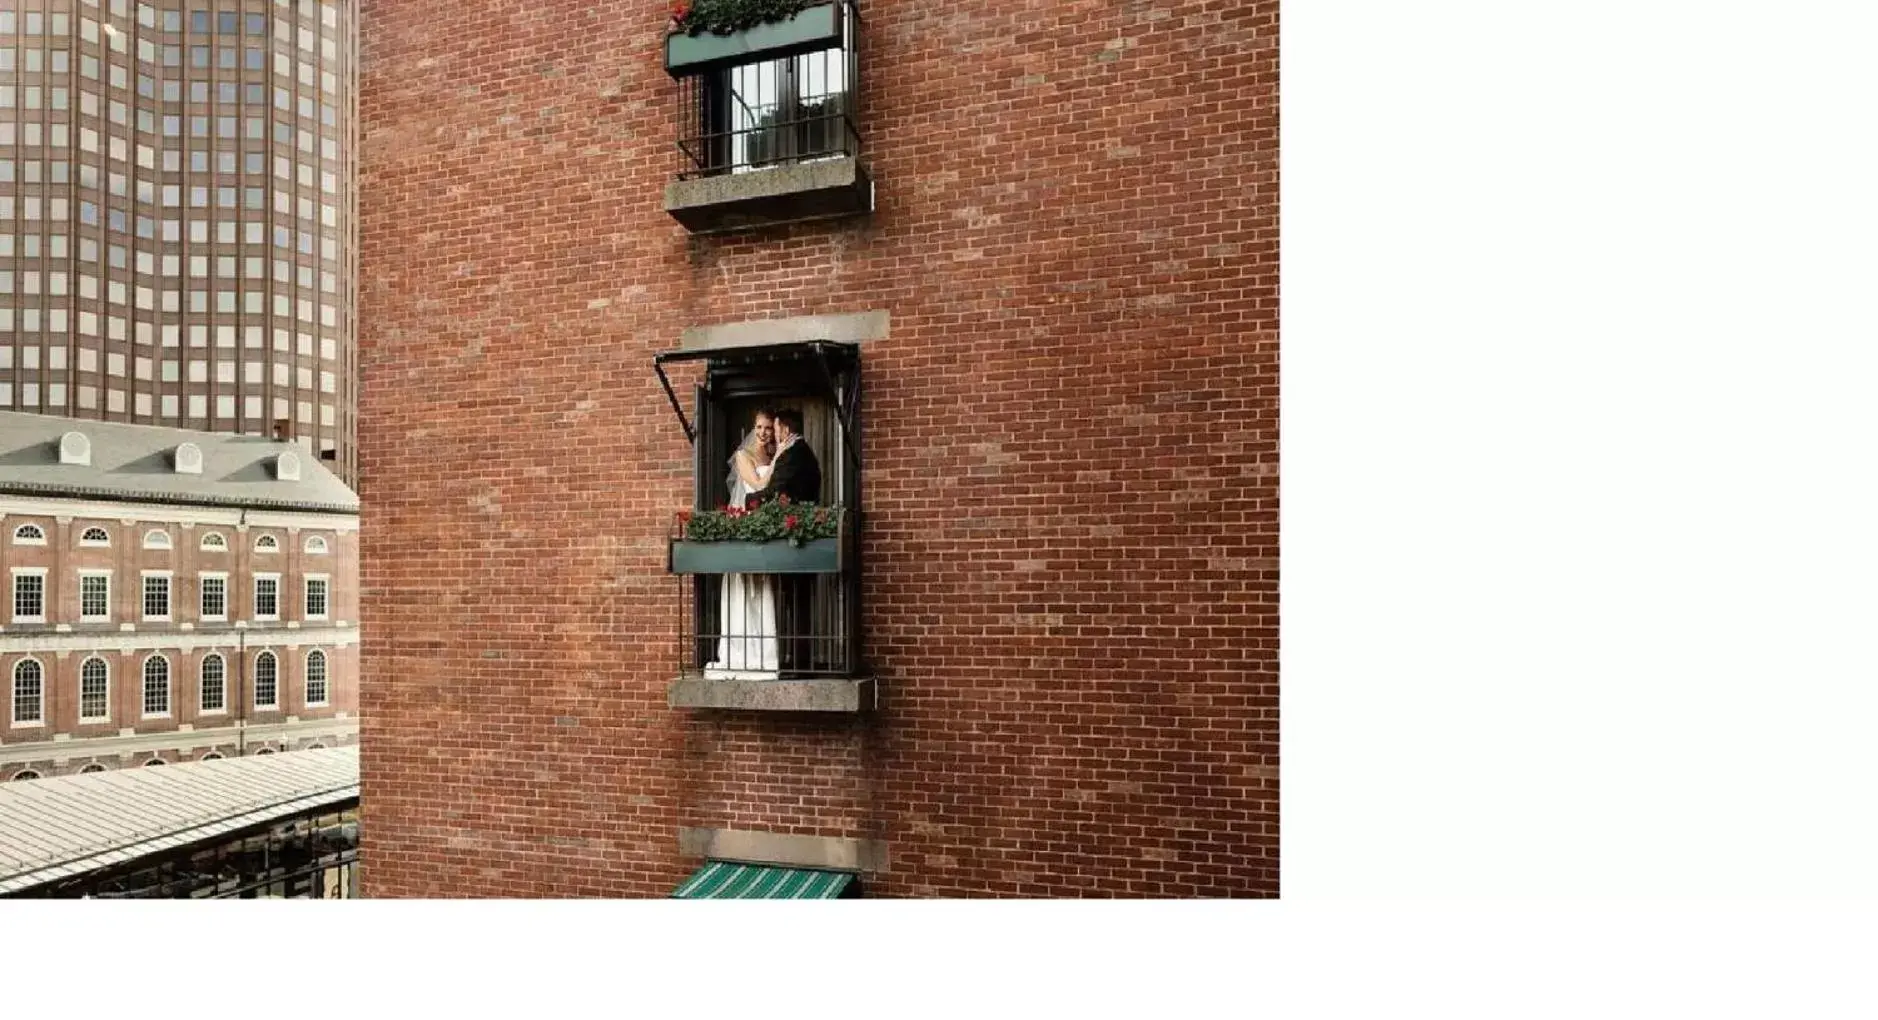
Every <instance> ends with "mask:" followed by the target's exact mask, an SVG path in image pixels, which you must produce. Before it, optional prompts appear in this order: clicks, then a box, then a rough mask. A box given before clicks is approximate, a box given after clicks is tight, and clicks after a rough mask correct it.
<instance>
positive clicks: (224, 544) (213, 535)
mask: <svg viewBox="0 0 1878 1020" xmlns="http://www.w3.org/2000/svg"><path fill="white" fill-rule="evenodd" d="M202 551H203V552H227V551H228V539H226V538H223V537H222V534H221V532H219V531H211V532H209V533H208V534H206V535H203V536H202Z"/></svg>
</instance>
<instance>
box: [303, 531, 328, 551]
mask: <svg viewBox="0 0 1878 1020" xmlns="http://www.w3.org/2000/svg"><path fill="white" fill-rule="evenodd" d="M306 554H307V555H308V556H324V555H326V540H325V539H323V538H321V537H320V536H318V535H308V536H307V537H306Z"/></svg>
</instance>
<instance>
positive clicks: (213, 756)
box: [196, 751, 222, 761]
mask: <svg viewBox="0 0 1878 1020" xmlns="http://www.w3.org/2000/svg"><path fill="white" fill-rule="evenodd" d="M196 760H197V761H221V760H222V752H220V751H210V752H209V753H208V754H205V755H203V756H202V757H200V758H197V759H196Z"/></svg>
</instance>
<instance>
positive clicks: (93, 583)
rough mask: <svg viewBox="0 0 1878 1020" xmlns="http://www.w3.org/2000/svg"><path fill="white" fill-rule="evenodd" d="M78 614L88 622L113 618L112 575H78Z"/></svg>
mask: <svg viewBox="0 0 1878 1020" xmlns="http://www.w3.org/2000/svg"><path fill="white" fill-rule="evenodd" d="M78 615H79V618H80V619H82V620H85V621H87V622H92V621H98V620H109V619H110V618H111V575H109V574H80V575H78Z"/></svg>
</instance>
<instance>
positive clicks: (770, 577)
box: [672, 530, 860, 680]
mask: <svg viewBox="0 0 1878 1020" xmlns="http://www.w3.org/2000/svg"><path fill="white" fill-rule="evenodd" d="M672 537H673V539H679V538H682V537H683V533H682V531H678V530H675V531H674V532H673V534H672ZM838 541H844V542H845V541H847V538H846V537H845V536H844V537H843V538H842V539H839V540H838ZM673 577H674V580H675V582H676V585H677V589H678V590H677V606H676V608H677V611H678V647H677V655H678V671H679V673H680V675H683V676H689V677H700V678H703V679H707V680H809V679H832V678H842V677H853V676H856V675H858V674H859V673H860V642H859V640H858V632H859V629H860V613H859V608H858V599H859V595H860V591H859V587H860V586H859V584H858V581H859V576H858V573H856V572H855V571H853V570H851V569H850V570H843V571H841V572H836V573H780V574H756V573H743V574H710V573H678V574H674V575H673Z"/></svg>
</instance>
